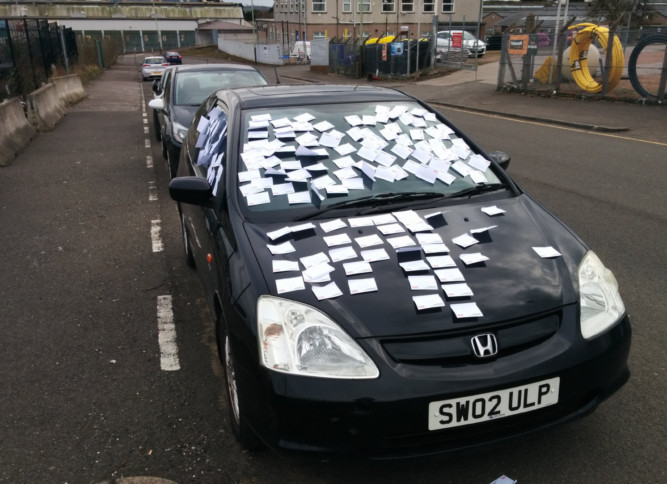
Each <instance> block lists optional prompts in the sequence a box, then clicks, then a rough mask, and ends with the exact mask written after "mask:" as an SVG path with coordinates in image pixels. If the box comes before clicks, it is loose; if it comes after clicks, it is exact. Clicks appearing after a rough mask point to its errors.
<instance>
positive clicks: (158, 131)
mask: <svg viewBox="0 0 667 484" xmlns="http://www.w3.org/2000/svg"><path fill="white" fill-rule="evenodd" d="M153 133H154V134H155V139H156V140H158V141H161V140H162V128H160V118H159V117H158V114H157V111H153Z"/></svg>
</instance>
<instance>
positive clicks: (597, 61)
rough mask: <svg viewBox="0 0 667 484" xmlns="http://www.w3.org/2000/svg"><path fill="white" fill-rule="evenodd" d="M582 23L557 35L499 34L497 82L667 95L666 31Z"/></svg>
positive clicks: (639, 97) (627, 95)
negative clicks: (666, 85) (585, 24)
mask: <svg viewBox="0 0 667 484" xmlns="http://www.w3.org/2000/svg"><path fill="white" fill-rule="evenodd" d="M585 28H586V27H582V28H579V29H578V30H569V31H564V32H561V33H559V34H558V35H556V34H548V33H535V34H531V35H522V34H503V36H502V41H501V46H500V49H501V57H500V59H501V61H500V67H499V73H498V86H497V87H498V88H500V89H517V90H522V91H533V92H537V93H540V92H543V93H547V94H554V93H558V94H569V95H573V96H577V97H594V98H595V97H612V98H618V99H627V100H636V101H656V102H660V103H662V102H664V100H665V99H667V96H666V95H665V84H666V83H667V32H661V31H660V30H659V29H657V30H651V29H643V30H629V29H619V30H618V31H616V32H609V31H608V30H607V29H606V28H605V27H599V26H593V27H588V28H589V29H590V30H589V31H587V32H584V29H585ZM612 39H614V40H612ZM589 41H590V46H588V45H587V44H588V42H589ZM606 46H609V49H605V47H606ZM608 51H609V52H608ZM571 53H573V55H572V57H571Z"/></svg>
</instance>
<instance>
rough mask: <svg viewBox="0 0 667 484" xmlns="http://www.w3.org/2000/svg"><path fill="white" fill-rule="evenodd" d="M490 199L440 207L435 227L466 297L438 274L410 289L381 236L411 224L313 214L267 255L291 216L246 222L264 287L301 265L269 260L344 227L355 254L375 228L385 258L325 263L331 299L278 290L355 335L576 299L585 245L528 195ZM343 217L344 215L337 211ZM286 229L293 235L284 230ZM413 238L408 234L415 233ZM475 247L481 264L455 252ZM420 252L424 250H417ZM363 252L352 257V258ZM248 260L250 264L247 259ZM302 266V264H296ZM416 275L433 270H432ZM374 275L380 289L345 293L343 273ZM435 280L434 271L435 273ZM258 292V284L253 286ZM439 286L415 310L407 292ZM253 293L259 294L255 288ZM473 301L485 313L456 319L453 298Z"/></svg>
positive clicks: (272, 289)
mask: <svg viewBox="0 0 667 484" xmlns="http://www.w3.org/2000/svg"><path fill="white" fill-rule="evenodd" d="M489 205H492V204H489V203H486V204H484V203H477V204H466V205H459V206H449V207H447V208H446V209H445V211H444V212H443V214H444V222H446V224H445V225H444V226H441V227H437V228H435V229H434V230H433V232H434V233H438V234H440V235H441V237H442V239H443V241H444V243H445V244H446V245H447V247H448V248H449V250H450V253H449V255H450V256H451V257H452V258H453V259H454V260H455V262H456V266H457V268H459V269H460V271H461V272H462V273H463V276H464V277H465V282H466V283H467V284H468V286H469V287H470V288H471V289H472V291H473V293H474V295H473V296H472V297H467V298H465V297H464V298H457V299H449V298H447V297H446V296H445V294H444V292H443V290H442V289H441V288H440V283H439V282H438V290H437V291H413V290H411V287H410V284H409V282H408V277H407V276H408V274H406V273H405V272H403V270H402V268H401V267H400V266H399V261H398V260H397V253H396V251H395V250H394V249H393V248H392V247H391V245H389V244H388V243H387V242H386V238H389V237H394V236H397V235H412V234H409V232H406V233H404V234H396V235H391V236H386V237H385V236H383V235H382V234H381V233H380V232H379V231H378V230H377V229H376V228H375V227H355V228H350V227H347V228H344V229H340V230H337V231H333V232H331V233H329V234H325V233H324V232H323V230H322V229H321V227H320V223H321V222H326V220H315V221H313V225H315V229H314V230H310V231H305V232H303V233H297V234H296V236H295V235H294V234H293V235H292V236H287V238H286V239H285V238H283V239H279V240H278V241H277V242H282V241H284V240H290V241H291V242H292V245H293V246H294V248H295V249H296V251H295V252H292V253H290V254H286V255H272V254H271V252H270V251H269V249H268V247H267V244H272V243H275V242H273V241H271V239H270V238H269V237H268V236H267V233H271V232H272V231H275V230H278V229H281V228H284V227H286V226H295V225H298V224H299V222H296V223H291V224H262V225H257V224H248V223H247V224H245V227H246V234H247V236H248V238H249V242H250V244H251V246H252V248H253V251H254V254H255V256H256V259H257V266H256V267H257V268H258V270H259V271H261V273H262V274H261V275H262V276H263V279H264V281H265V282H266V287H267V288H268V290H267V292H268V293H269V294H272V295H278V294H277V289H276V282H275V281H276V279H282V278H288V277H296V276H299V275H300V273H299V272H283V273H277V274H274V273H273V269H272V261H273V260H294V261H296V260H299V259H300V258H301V257H304V256H310V255H313V254H316V253H319V252H324V253H327V254H328V252H329V250H330V249H331V248H329V247H328V246H327V244H326V243H325V241H324V239H323V236H325V235H326V236H328V235H332V234H340V233H347V234H348V235H349V237H350V239H352V244H351V245H352V247H353V248H354V249H355V251H356V252H357V254H359V253H360V252H361V250H367V249H360V247H359V246H358V244H357V243H356V241H355V240H354V239H355V238H357V237H362V236H365V235H371V234H378V235H379V236H380V238H381V239H383V241H384V243H383V245H382V246H375V247H369V249H374V248H380V247H382V248H384V249H385V250H386V252H387V254H388V255H389V257H390V259H389V260H383V261H378V262H372V263H371V267H372V270H373V272H372V273H368V274H361V275H357V276H350V277H349V278H348V277H347V276H346V275H345V270H344V269H343V262H335V263H331V265H332V266H333V267H334V268H335V270H334V272H332V273H331V279H332V280H333V281H335V282H336V284H337V286H338V287H339V288H340V290H341V291H342V293H343V295H342V296H339V297H337V298H333V299H325V300H321V301H318V300H317V298H316V297H315V296H314V293H313V292H312V290H311V284H309V283H306V284H305V286H306V289H305V290H300V291H293V292H289V293H283V294H281V295H280V297H283V298H288V299H291V300H295V301H300V302H303V303H306V304H309V305H311V306H315V307H317V308H319V309H320V310H322V311H323V312H325V313H326V314H327V315H329V316H330V317H331V318H332V319H333V320H334V321H336V322H337V323H338V324H340V325H341V326H343V327H344V328H345V329H346V331H348V332H349V333H350V334H351V335H352V336H353V337H357V338H359V337H362V338H363V337H382V336H400V335H417V334H419V335H424V334H433V333H441V332H446V331H460V330H462V329H469V328H471V327H485V328H488V327H489V326H493V325H494V324H499V323H503V322H507V321H514V320H519V319H524V318H528V317H531V316H533V315H536V314H543V313H546V312H552V311H555V310H557V309H559V308H560V307H562V306H563V305H566V304H572V303H576V302H577V301H578V293H577V289H576V281H575V280H574V279H576V271H577V267H578V264H579V263H580V261H581V259H582V257H583V255H584V254H585V252H586V247H585V246H584V245H583V243H582V242H581V241H580V240H579V239H578V238H576V237H575V236H574V235H573V234H572V233H571V232H570V231H569V230H568V229H567V228H566V227H565V226H564V225H563V224H562V223H561V222H560V221H559V220H558V219H556V218H555V217H554V216H553V215H551V214H550V213H549V212H548V211H546V210H545V209H544V208H542V206H541V205H539V204H538V203H537V202H535V201H534V200H533V199H532V198H530V197H529V196H527V195H521V196H519V197H516V198H512V199H507V200H502V201H501V202H498V203H496V205H497V206H498V207H500V208H502V209H503V210H505V213H504V214H502V215H499V216H488V215H486V214H485V213H484V212H482V211H481V208H483V207H485V206H489ZM416 212H417V213H419V214H420V215H422V216H425V215H428V214H432V213H433V212H434V210H433V209H427V210H419V211H416ZM341 220H344V221H345V222H348V221H349V219H346V218H342V219H341ZM489 226H495V227H493V228H491V229H489V230H488V232H486V237H483V236H480V235H476V237H477V238H478V239H480V243H478V244H475V245H473V246H471V247H468V248H466V249H463V248H461V247H459V246H458V245H456V244H455V243H454V242H452V239H453V238H456V237H458V236H460V235H462V234H466V233H467V234H470V230H475V229H479V228H483V227H489ZM290 237H291V238H290ZM413 238H414V236H413ZM545 246H551V247H554V248H555V249H556V250H558V251H560V252H561V254H562V256H561V257H557V258H551V259H543V258H540V257H539V256H538V255H537V253H536V252H535V251H534V250H533V249H532V248H533V247H545ZM473 252H481V253H482V254H483V255H485V256H486V257H488V258H489V260H487V261H486V262H484V263H482V264H477V265H473V266H465V265H464V264H463V262H462V261H461V260H460V259H459V256H460V255H461V254H467V253H473ZM424 257H425V256H424V255H423V254H422V258H424ZM355 260H361V257H358V258H356V259H350V260H349V261H344V262H350V261H355ZM252 265H253V266H254V264H252ZM300 268H301V269H302V270H303V266H300ZM415 274H416V275H428V274H431V275H433V274H434V271H433V270H429V271H428V272H423V273H415ZM364 277H373V278H374V279H375V281H376V285H377V288H378V290H377V291H376V292H368V293H363V294H357V295H350V290H349V288H348V279H360V278H364ZM436 281H437V277H436ZM258 291H260V293H261V289H258ZM436 292H437V293H438V294H439V295H440V297H441V298H442V299H443V301H445V304H446V305H445V307H440V308H435V309H431V310H423V311H418V310H417V309H416V306H415V303H414V302H413V299H412V297H413V296H419V295H425V294H432V293H436ZM258 295H259V294H258ZM459 302H461V303H465V302H475V303H476V304H477V306H478V307H479V309H480V310H481V312H482V314H483V316H482V317H477V318H465V319H457V318H456V317H455V315H454V313H453V311H452V308H451V305H452V304H453V303H454V304H455V303H459Z"/></svg>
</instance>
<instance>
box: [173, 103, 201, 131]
mask: <svg viewBox="0 0 667 484" xmlns="http://www.w3.org/2000/svg"><path fill="white" fill-rule="evenodd" d="M198 108H199V106H198V105H197V106H184V105H181V106H174V109H173V111H172V112H173V115H172V118H171V119H172V122H175V123H178V124H180V125H182V126H185V127H186V128H187V127H189V126H190V123H192V120H193V119H194V117H195V112H196V111H197V109H198Z"/></svg>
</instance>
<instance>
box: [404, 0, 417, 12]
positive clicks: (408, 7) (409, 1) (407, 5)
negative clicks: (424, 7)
mask: <svg viewBox="0 0 667 484" xmlns="http://www.w3.org/2000/svg"><path fill="white" fill-rule="evenodd" d="M414 11H415V3H414V0H401V12H403V13H410V12H414Z"/></svg>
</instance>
